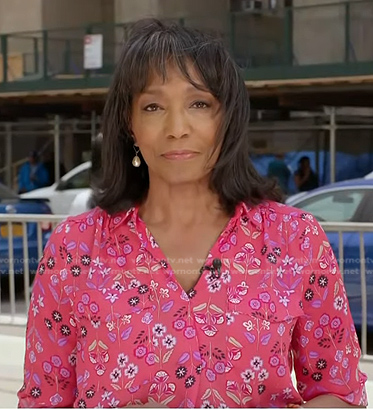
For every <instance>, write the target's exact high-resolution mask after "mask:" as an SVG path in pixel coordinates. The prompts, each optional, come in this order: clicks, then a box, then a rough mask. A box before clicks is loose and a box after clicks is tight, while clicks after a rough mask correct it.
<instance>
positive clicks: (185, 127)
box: [166, 107, 190, 139]
mask: <svg viewBox="0 0 373 409" xmlns="http://www.w3.org/2000/svg"><path fill="white" fill-rule="evenodd" d="M189 134H190V119H189V118H188V115H187V113H186V112H185V108H181V107H180V108H178V107H173V108H172V109H170V110H169V112H168V115H167V118H166V135H167V137H168V138H170V139H171V138H176V139H180V138H183V137H186V136H188V135H189Z"/></svg>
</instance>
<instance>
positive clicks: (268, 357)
mask: <svg viewBox="0 0 373 409" xmlns="http://www.w3.org/2000/svg"><path fill="white" fill-rule="evenodd" d="M248 123H249V98H248V93H247V89H246V87H245V83H244V80H243V79H242V77H241V75H240V70H239V69H238V68H237V66H236V65H235V63H234V62H233V60H232V58H231V57H230V56H229V54H228V52H227V51H226V49H225V48H224V46H223V45H222V43H221V42H220V40H217V39H215V38H211V37H210V36H208V35H206V34H203V33H201V32H199V31H195V30H193V29H191V28H188V27H182V26H178V25H175V24H166V23H162V22H160V21H157V20H150V21H143V22H141V23H138V25H136V26H135V27H134V28H133V31H132V34H131V36H130V38H129V39H128V40H127V42H126V43H125V44H124V46H123V50H122V54H121V57H120V58H119V62H118V65H117V68H116V71H115V73H114V78H113V81H112V85H111V88H110V91H109V94H108V97H107V101H106V106H105V109H104V113H103V124H102V133H103V137H102V173H101V177H100V178H99V180H98V181H96V182H95V184H96V186H95V190H96V200H97V205H98V206H97V207H96V208H94V209H93V210H91V211H89V212H88V213H85V214H83V215H80V216H75V217H71V218H69V219H68V220H65V221H64V222H62V223H61V224H60V225H59V226H58V227H57V229H56V230H55V231H54V233H53V234H52V237H51V239H50V241H49V243H48V244H47V246H46V248H45V251H44V256H43V259H42V261H41V263H40V266H39V269H38V274H37V278H36V281H35V285H34V290H33V295H32V300H31V305H30V309H29V319H28V327H27V328H28V330H27V341H26V342H27V344H26V345H27V349H26V361H25V379H24V385H23V387H22V389H21V390H20V391H19V394H18V397H19V405H20V407H112V408H113V407H119V408H123V407H126V406H147V407H149V406H150V407H172V408H182V407H183V408H185V407H188V408H196V407H197V408H201V407H216V408H218V407H220V408H224V407H246V406H250V407H269V406H271V407H285V406H294V405H303V404H304V405H305V406H312V407H314V406H318V407H324V408H325V407H338V406H344V407H352V406H353V405H366V393H365V389H364V383H365V380H366V376H365V375H364V374H363V373H361V372H360V371H359V369H358V362H359V357H360V349H359V343H358V338H357V336H356V333H355V330H354V325H353V322H352V318H351V314H350V311H349V308H348V301H347V297H346V294H345V289H344V286H343V280H342V277H341V274H340V272H339V270H338V265H337V261H336V259H335V257H334V254H333V253H332V252H331V250H330V246H327V245H326V244H325V243H327V237H326V235H325V233H324V231H323V230H322V228H321V227H320V225H319V224H318V222H317V221H316V220H315V218H314V217H313V216H312V215H310V214H306V213H304V212H303V211H301V210H299V211H298V210H296V209H293V208H289V207H287V206H285V205H283V204H280V203H278V202H279V200H281V198H282V196H281V194H280V193H279V191H277V190H276V189H275V187H274V183H273V181H272V180H270V179H267V178H264V177H261V176H260V175H259V174H258V173H257V172H256V171H255V169H254V167H253V166H252V164H251V162H250V161H248V160H247V158H248V156H249V152H250V139H249V138H248V135H249V134H248ZM320 265H321V266H322V267H320ZM346 351H350V352H346ZM351 351H353V353H352V352H351ZM293 366H294V369H295V373H296V377H297V382H298V384H297V388H295V387H294V385H293V382H292V376H291V373H292V369H293ZM336 381H338V382H336Z"/></svg>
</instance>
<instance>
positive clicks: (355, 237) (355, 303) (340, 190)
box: [286, 179, 373, 331]
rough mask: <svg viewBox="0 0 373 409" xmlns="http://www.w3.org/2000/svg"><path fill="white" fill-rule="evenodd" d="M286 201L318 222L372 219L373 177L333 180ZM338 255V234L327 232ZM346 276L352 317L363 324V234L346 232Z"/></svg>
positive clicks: (367, 239)
mask: <svg viewBox="0 0 373 409" xmlns="http://www.w3.org/2000/svg"><path fill="white" fill-rule="evenodd" d="M286 203H287V204H288V205H290V206H294V207H297V208H300V209H303V210H305V211H306V212H309V213H312V214H313V215H314V216H315V218H316V219H317V220H318V221H319V222H354V223H363V222H367V223H371V222H373V179H370V180H369V179H354V180H348V181H344V182H338V183H333V184H330V185H327V186H323V187H321V188H318V189H314V190H311V191H309V192H303V193H299V194H297V195H294V196H291V197H289V198H288V200H287V201H286ZM327 236H328V238H329V241H330V244H331V246H332V248H333V251H334V253H335V255H336V257H337V259H339V258H340V257H339V235H338V233H334V232H327ZM364 244H365V265H366V274H365V279H366V291H367V300H368V305H367V317H368V329H369V330H370V331H372V330H373V231H372V232H369V233H364ZM343 251H344V252H343V264H344V267H343V278H344V282H345V287H346V292H347V296H348V300H349V304H350V309H351V313H352V317H353V319H354V322H355V326H356V327H357V328H361V323H362V318H361V317H362V313H361V311H362V305H361V277H360V235H359V233H358V232H346V233H343Z"/></svg>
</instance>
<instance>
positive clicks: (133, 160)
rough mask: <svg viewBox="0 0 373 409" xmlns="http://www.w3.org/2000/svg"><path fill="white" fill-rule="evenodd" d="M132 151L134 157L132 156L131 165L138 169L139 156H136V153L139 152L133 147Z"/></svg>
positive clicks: (139, 163)
mask: <svg viewBox="0 0 373 409" xmlns="http://www.w3.org/2000/svg"><path fill="white" fill-rule="evenodd" d="M133 149H134V150H135V156H134V158H133V159H132V165H133V166H134V167H135V168H138V167H140V165H141V159H140V157H139V155H138V153H139V152H140V149H139V148H137V147H136V146H135V145H133Z"/></svg>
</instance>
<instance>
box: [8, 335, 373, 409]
mask: <svg viewBox="0 0 373 409" xmlns="http://www.w3.org/2000/svg"><path fill="white" fill-rule="evenodd" d="M23 333H24V328H22V327H18V328H17V327H16V328H14V327H13V328H12V327H7V328H6V330H4V329H3V328H2V327H0V351H1V352H0V408H16V407H17V398H16V393H17V391H18V389H19V388H20V387H21V385H22V367H23V354H24V350H25V346H24V339H23ZM8 334H12V335H8ZM361 369H362V370H363V371H364V372H365V373H367V375H368V378H369V379H370V381H368V383H367V391H368V396H369V402H370V405H369V408H373V361H372V362H371V363H367V362H363V363H362V364H361Z"/></svg>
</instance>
